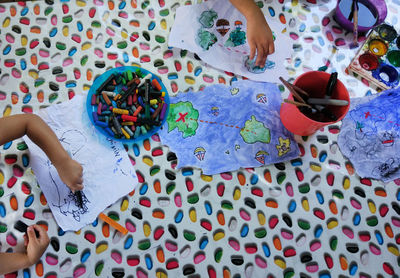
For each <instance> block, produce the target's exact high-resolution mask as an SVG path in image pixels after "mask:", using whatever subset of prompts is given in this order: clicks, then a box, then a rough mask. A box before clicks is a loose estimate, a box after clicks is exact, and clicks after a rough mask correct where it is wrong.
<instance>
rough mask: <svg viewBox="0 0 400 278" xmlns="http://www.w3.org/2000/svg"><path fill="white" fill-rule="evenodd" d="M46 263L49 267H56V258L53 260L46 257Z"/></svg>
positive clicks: (51, 257)
mask: <svg viewBox="0 0 400 278" xmlns="http://www.w3.org/2000/svg"><path fill="white" fill-rule="evenodd" d="M46 263H47V264H49V265H56V264H58V260H57V258H55V257H53V256H49V255H47V256H46Z"/></svg>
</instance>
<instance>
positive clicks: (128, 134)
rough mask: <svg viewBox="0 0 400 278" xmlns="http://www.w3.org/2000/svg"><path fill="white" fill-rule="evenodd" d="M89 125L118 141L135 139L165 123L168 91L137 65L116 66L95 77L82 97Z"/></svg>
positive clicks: (147, 136)
mask: <svg viewBox="0 0 400 278" xmlns="http://www.w3.org/2000/svg"><path fill="white" fill-rule="evenodd" d="M86 109H87V112H88V115H89V118H90V121H91V122H92V124H93V125H94V126H95V127H96V130H97V131H99V132H100V133H101V134H103V135H105V136H107V137H111V138H113V139H115V140H118V141H121V142H139V141H142V140H144V139H146V138H149V137H150V136H152V135H154V134H155V133H156V132H157V131H158V130H159V129H160V128H161V126H162V125H163V124H164V123H165V121H166V119H167V115H168V110H169V97H168V91H167V89H166V88H165V86H164V84H163V83H162V82H161V80H160V78H159V77H157V76H156V75H154V74H153V73H151V72H150V71H148V70H145V69H143V68H140V67H134V66H127V67H118V68H114V69H111V70H108V71H106V72H105V73H103V74H102V75H100V76H99V77H97V78H96V79H95V80H94V82H93V85H92V86H91V88H90V90H89V93H88V95H87V99H86Z"/></svg>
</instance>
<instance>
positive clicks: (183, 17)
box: [168, 0, 293, 82]
mask: <svg viewBox="0 0 400 278" xmlns="http://www.w3.org/2000/svg"><path fill="white" fill-rule="evenodd" d="M224 20H225V21H224ZM267 22H268V24H269V26H270V28H271V30H272V31H273V34H274V36H275V41H274V43H275V53H274V54H271V55H268V59H267V61H266V65H265V67H263V68H259V67H254V61H253V63H251V62H250V61H249V60H248V56H249V54H250V47H249V45H248V43H247V40H246V39H245V38H246V36H245V32H246V29H247V27H246V19H245V17H244V16H243V15H242V14H241V13H240V12H239V11H238V10H237V9H236V8H235V7H234V6H232V4H230V2H229V1H221V0H219V1H218V0H216V1H215V0H209V1H207V2H204V3H202V4H197V5H190V6H183V7H179V8H178V9H177V11H176V16H175V22H174V25H173V26H172V29H171V33H170V36H169V40H168V45H169V46H172V47H178V48H181V49H186V50H189V51H191V52H194V53H196V54H197V55H198V56H199V57H200V58H201V59H202V60H203V61H204V62H206V63H208V64H210V65H212V66H214V67H215V68H218V69H221V70H224V71H228V72H233V73H235V74H238V75H242V76H245V77H247V78H249V79H251V80H255V81H264V82H267V81H268V82H280V81H279V76H282V77H283V78H285V79H286V78H287V77H288V73H287V70H286V69H285V66H284V61H285V59H286V58H290V57H291V53H292V45H293V43H292V41H291V39H290V38H289V37H288V36H286V35H285V34H282V33H281V31H282V29H283V27H282V25H281V24H279V23H277V22H276V21H274V20H272V19H268V20H267ZM221 24H224V25H221ZM227 24H229V25H227ZM217 25H218V26H217ZM228 28H229V29H228ZM224 32H226V33H225V34H224ZM199 34H202V35H203V36H204V37H203V38H208V40H207V39H204V40H200V39H199V38H200V37H202V36H200V35H199ZM233 34H235V35H236V36H234V35H233ZM206 41H208V42H209V43H205V42H206ZM207 48H208V49H207ZM246 65H247V66H246Z"/></svg>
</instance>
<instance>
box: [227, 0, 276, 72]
mask: <svg viewBox="0 0 400 278" xmlns="http://www.w3.org/2000/svg"><path fill="white" fill-rule="evenodd" d="M229 1H230V2H231V3H232V5H234V6H235V7H236V9H238V10H239V11H240V12H241V13H242V14H243V15H244V16H245V17H246V21H247V42H248V43H249V46H250V59H253V58H254V56H255V54H256V50H257V60H256V66H259V67H264V65H265V60H266V59H267V56H268V55H269V54H272V53H274V51H275V47H274V38H273V36H272V31H271V29H270V28H269V25H268V23H267V21H266V20H265V17H264V15H263V13H262V11H261V10H260V8H259V7H258V6H257V5H256V4H255V3H254V0H229Z"/></svg>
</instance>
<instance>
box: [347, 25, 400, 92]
mask: <svg viewBox="0 0 400 278" xmlns="http://www.w3.org/2000/svg"><path fill="white" fill-rule="evenodd" d="M398 31H400V30H398ZM398 31H396V29H395V28H393V27H392V26H390V25H388V24H381V25H379V26H377V27H375V28H374V29H373V30H372V31H371V32H370V34H369V35H368V37H367V39H366V41H365V42H364V44H363V45H362V46H361V48H360V49H359V51H358V52H357V54H356V56H355V57H354V59H353V60H352V61H351V63H350V65H349V66H348V71H349V73H352V74H353V75H354V76H360V77H361V78H364V79H366V80H367V81H368V82H370V83H372V84H374V85H376V86H377V87H379V88H381V89H382V90H387V89H391V88H397V87H400V86H399V81H400V34H399V32H398Z"/></svg>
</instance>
